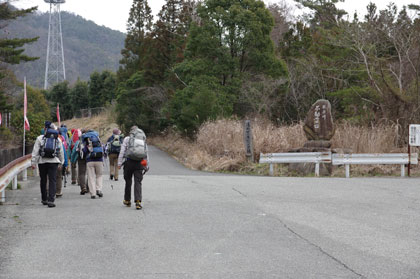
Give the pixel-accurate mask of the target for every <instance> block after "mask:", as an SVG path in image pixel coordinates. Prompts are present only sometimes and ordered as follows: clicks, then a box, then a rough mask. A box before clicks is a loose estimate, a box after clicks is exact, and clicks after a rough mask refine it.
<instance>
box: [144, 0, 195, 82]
mask: <svg viewBox="0 0 420 279" xmlns="http://www.w3.org/2000/svg"><path fill="white" fill-rule="evenodd" d="M192 12H193V10H192V4H191V2H190V1H184V0H167V1H166V4H165V5H164V6H163V7H162V9H161V11H160V12H159V15H158V17H159V19H158V20H157V22H156V24H155V25H154V28H153V33H152V36H153V48H152V49H153V52H152V60H151V61H149V62H150V63H152V64H149V65H148V66H149V67H148V68H149V69H150V68H151V69H153V70H154V72H153V74H152V76H153V79H154V80H155V82H156V81H157V82H158V83H164V82H165V81H166V84H167V85H168V86H171V85H172V84H173V83H175V84H176V78H175V77H173V67H174V66H175V65H176V64H177V63H180V62H182V61H183V59H184V49H185V44H186V39H187V35H188V31H189V26H190V22H191V15H192ZM146 75H147V73H146Z"/></svg>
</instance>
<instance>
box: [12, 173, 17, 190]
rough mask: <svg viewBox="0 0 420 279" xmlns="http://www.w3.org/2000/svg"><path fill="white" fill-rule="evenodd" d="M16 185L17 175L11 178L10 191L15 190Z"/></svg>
mask: <svg viewBox="0 0 420 279" xmlns="http://www.w3.org/2000/svg"><path fill="white" fill-rule="evenodd" d="M17 184H18V183H17V175H15V177H13V182H12V190H17Z"/></svg>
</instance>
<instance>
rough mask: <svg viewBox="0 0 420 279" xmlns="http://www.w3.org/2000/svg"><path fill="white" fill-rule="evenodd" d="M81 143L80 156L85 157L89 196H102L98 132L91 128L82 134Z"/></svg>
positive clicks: (101, 167)
mask: <svg viewBox="0 0 420 279" xmlns="http://www.w3.org/2000/svg"><path fill="white" fill-rule="evenodd" d="M82 143H83V144H84V147H83V149H82V151H83V155H82V156H83V157H84V158H86V168H87V174H88V183H89V191H90V197H91V198H92V199H95V198H96V195H98V196H99V197H100V198H102V197H103V193H102V173H103V156H104V150H103V148H102V144H101V140H100V139H99V134H98V133H97V132H96V131H93V130H89V131H87V132H86V133H85V134H83V135H82Z"/></svg>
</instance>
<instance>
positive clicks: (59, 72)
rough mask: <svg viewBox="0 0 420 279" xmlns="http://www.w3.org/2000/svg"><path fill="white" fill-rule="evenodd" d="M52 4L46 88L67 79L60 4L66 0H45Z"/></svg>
mask: <svg viewBox="0 0 420 279" xmlns="http://www.w3.org/2000/svg"><path fill="white" fill-rule="evenodd" d="M44 1H45V3H49V4H50V21H49V26H48V46H47V63H46V67H45V82H44V89H48V88H49V87H50V86H51V85H53V84H56V83H59V82H62V81H64V80H65V79H66V68H65V66H64V49H63V34H62V32H61V12H60V4H64V3H65V2H66V0H44Z"/></svg>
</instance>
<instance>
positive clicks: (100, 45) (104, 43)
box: [1, 12, 125, 88]
mask: <svg viewBox="0 0 420 279" xmlns="http://www.w3.org/2000/svg"><path fill="white" fill-rule="evenodd" d="M61 18H62V19H61V20H62V32H63V45H64V58H65V66H66V78H67V81H69V82H70V84H71V83H73V82H75V81H76V80H77V79H78V78H80V79H81V80H88V79H89V76H90V74H91V73H92V72H94V71H98V72H100V71H103V70H110V71H112V72H115V71H116V70H117V69H118V66H119V60H120V59H121V54H120V52H121V49H122V48H123V47H124V39H125V34H124V33H122V32H119V31H115V30H111V29H109V28H107V27H105V26H99V25H97V24H95V23H94V22H93V21H90V20H86V19H84V18H83V17H81V16H78V15H75V14H72V13H68V12H62V13H61ZM48 20H49V15H48V13H39V12H37V13H34V14H29V15H27V16H25V17H22V18H18V19H17V20H15V21H14V22H13V24H10V25H8V26H7V27H6V28H5V29H6V30H4V32H2V35H1V36H3V37H4V36H7V37H10V38H15V37H17V38H33V37H37V36H39V39H38V41H37V42H35V43H33V44H29V45H27V46H25V53H26V54H27V55H29V56H35V57H39V59H38V60H36V61H34V62H32V63H22V64H19V65H16V66H10V68H11V69H12V70H13V71H14V73H15V74H16V76H17V77H18V79H19V80H23V76H26V78H27V80H28V83H29V84H31V85H32V86H35V87H39V88H42V87H43V86H44V75H45V63H46V54H47V41H48Z"/></svg>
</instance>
